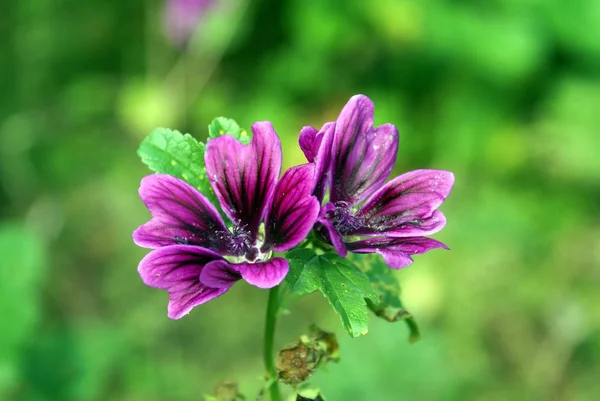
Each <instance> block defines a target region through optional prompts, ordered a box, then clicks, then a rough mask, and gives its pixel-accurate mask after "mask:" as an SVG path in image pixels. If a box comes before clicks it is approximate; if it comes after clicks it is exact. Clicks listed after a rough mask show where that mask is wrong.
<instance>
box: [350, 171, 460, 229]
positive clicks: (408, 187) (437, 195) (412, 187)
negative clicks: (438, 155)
mask: <svg viewBox="0 0 600 401" xmlns="http://www.w3.org/2000/svg"><path fill="white" fill-rule="evenodd" d="M453 184H454V175H453V174H452V173H450V172H448V171H442V170H416V171H411V172H409V173H406V174H403V175H401V176H399V177H396V178H394V179H393V180H392V181H390V182H388V183H387V184H385V185H384V186H383V187H382V188H381V189H380V190H378V191H377V192H376V193H374V194H373V195H372V196H371V197H370V198H369V199H368V200H367V202H366V203H365V204H364V205H363V207H362V208H361V209H360V210H359V211H358V213H357V214H356V216H357V217H358V218H361V219H362V220H363V222H364V224H365V226H367V227H368V228H367V229H366V230H363V231H361V232H360V234H362V235H373V234H378V233H379V234H380V233H385V234H386V235H388V236H421V235H429V234H433V233H435V232H437V231H439V230H441V229H442V228H443V227H444V225H445V224H446V218H445V217H444V215H443V214H442V213H441V212H439V211H436V209H437V208H438V207H439V206H440V205H441V204H442V202H443V201H444V199H446V197H447V196H448V195H449V193H450V190H451V189H452V185H453Z"/></svg>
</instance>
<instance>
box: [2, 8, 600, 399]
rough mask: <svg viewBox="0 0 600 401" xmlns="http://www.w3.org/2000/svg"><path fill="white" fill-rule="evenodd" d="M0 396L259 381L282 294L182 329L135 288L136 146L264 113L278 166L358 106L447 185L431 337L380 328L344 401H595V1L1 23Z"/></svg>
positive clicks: (28, 16)
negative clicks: (174, 37) (193, 28)
mask: <svg viewBox="0 0 600 401" xmlns="http://www.w3.org/2000/svg"><path fill="white" fill-rule="evenodd" d="M0 8H1V10H2V12H1V13H0V44H1V45H0V46H1V49H2V56H1V58H0V87H1V88H2V94H1V96H0V399H1V400H26V401H29V400H32V401H38V400H39V401H43V400H64V401H69V400H74V401H75V400H122V401H138V400H139V401H142V400H143V401H153V400H157V401H158V400H174V401H178V400H183V401H186V400H190V401H191V400H200V399H201V397H202V394H203V393H209V392H210V391H211V389H212V388H213V387H214V386H215V385H216V384H217V383H218V382H219V381H221V380H223V379H234V380H238V381H239V382H240V385H241V390H242V391H243V392H245V393H246V394H247V395H248V399H251V400H252V399H254V396H255V395H256V393H257V392H258V389H259V388H260V386H261V381H260V377H261V375H262V373H263V366H262V360H261V347H262V327H263V322H264V316H263V315H264V311H265V306H266V296H267V292H266V291H261V290H258V289H256V288H253V287H250V286H249V285H246V284H245V283H239V284H237V285H236V286H235V287H234V288H233V289H232V291H230V292H229V293H228V294H227V295H226V296H224V297H222V298H219V299H218V300H216V301H213V302H210V303H208V304H206V305H204V306H202V307H199V308H196V309H195V310H194V311H193V312H192V313H191V314H190V315H189V316H187V317H185V318H184V319H182V320H180V321H170V320H169V319H167V316H166V301H167V295H166V293H164V292H161V291H157V290H154V289H151V288H148V287H146V286H144V285H143V284H142V282H141V280H140V279H139V276H138V274H137V270H136V269H137V263H138V262H139V260H140V259H141V258H142V257H143V256H144V254H145V253H146V250H144V249H140V248H137V247H136V246H134V244H133V243H132V241H131V232H132V231H133V230H134V229H135V228H136V227H137V226H138V225H140V224H142V223H143V222H145V221H146V220H147V219H148V217H149V215H148V212H147V210H146V209H145V207H144V206H143V205H142V203H141V201H140V200H139V199H138V196H137V188H138V185H139V181H140V179H141V177H143V176H144V175H146V174H148V173H149V171H148V170H147V169H146V167H145V166H144V165H142V163H141V162H140V161H139V159H138V157H137V155H136V148H137V146H138V144H139V142H140V141H141V139H142V138H143V137H144V136H145V135H146V134H147V133H149V132H150V131H151V130H152V129H153V128H155V127H156V126H166V127H169V128H174V129H179V130H181V131H184V132H190V133H192V134H194V135H195V136H196V137H197V138H198V139H204V138H205V136H206V133H207V129H206V127H207V125H208V124H209V122H210V121H211V120H212V118H213V117H216V116H220V115H225V116H227V117H231V118H235V119H236V120H237V121H238V122H239V123H240V124H241V125H242V126H245V127H249V126H250V124H251V123H252V122H254V121H257V120H266V119H268V120H271V121H272V122H273V124H274V126H275V128H276V129H277V131H278V133H279V134H280V135H281V137H282V141H283V145H284V151H285V152H286V153H285V164H286V165H292V164H294V163H299V162H302V161H303V157H302V154H301V152H300V151H299V149H298V147H297V146H296V141H297V134H298V132H299V130H300V128H301V127H302V126H303V125H308V124H312V125H316V126H319V127H320V126H321V124H322V123H324V122H326V121H330V120H333V119H335V117H336V116H337V114H338V113H339V111H340V110H341V108H342V106H343V105H344V104H345V102H346V101H347V99H348V98H349V97H350V96H352V95H354V94H356V93H364V94H366V95H368V96H369V97H371V98H372V99H373V100H374V101H375V104H376V110H375V112H376V115H375V118H376V123H377V124H381V123H385V122H392V123H394V124H396V125H397V126H398V127H399V129H400V133H401V140H400V151H399V154H398V162H397V167H396V171H395V173H396V174H397V173H401V172H403V171H408V170H411V169H416V168H435V169H447V170H451V171H453V172H454V173H455V174H456V185H455V188H454V190H453V193H452V194H451V196H450V197H449V198H448V200H447V201H446V202H445V203H444V205H443V206H442V210H443V211H444V213H445V214H446V215H447V217H448V225H447V227H446V228H445V229H444V230H443V232H441V233H440V234H439V235H437V236H436V238H438V239H440V240H442V241H444V242H446V243H447V244H449V246H450V247H451V249H452V250H451V251H449V252H445V251H441V250H435V251H432V252H430V253H428V254H426V255H423V256H419V257H417V258H416V262H415V263H414V264H413V265H412V266H411V267H409V268H407V269H404V270H401V271H398V273H397V274H398V277H399V278H400V280H401V281H402V283H403V289H404V292H403V296H404V301H405V303H406V305H407V307H408V308H409V310H411V311H412V312H413V313H414V314H415V315H416V317H417V319H418V321H419V323H420V325H421V330H422V333H423V335H422V340H421V341H420V342H418V343H416V344H412V345H411V344H409V343H408V341H407V336H408V333H407V329H406V327H405V326H404V325H403V324H401V323H398V324H388V323H386V322H384V321H380V320H376V319H375V318H374V317H373V318H372V319H371V325H370V331H369V333H368V334H367V335H366V336H364V337H360V338H358V339H350V337H349V336H347V335H346V334H345V332H344V330H343V328H342V326H341V323H340V322H339V319H338V317H337V316H335V315H334V314H333V312H332V311H331V310H330V307H329V305H328V304H327V302H326V301H325V299H324V298H322V297H321V296H320V295H319V294H315V295H312V296H309V297H307V298H305V299H303V300H301V301H300V302H299V303H297V304H295V305H294V306H293V307H292V308H291V312H292V313H291V314H290V315H287V316H283V317H282V318H281V319H280V321H279V330H278V336H277V343H278V345H284V344H286V343H288V342H290V341H292V340H294V339H295V338H296V337H297V336H298V335H299V334H301V333H302V332H304V331H306V330H305V328H306V326H307V325H308V324H310V323H312V322H316V323H317V324H319V325H320V326H321V327H323V328H324V329H327V330H330V331H335V332H336V333H337V334H338V336H339V338H340V342H341V363H340V364H338V365H331V366H329V369H328V371H321V372H318V373H317V374H316V375H315V376H314V377H313V380H312V382H313V383H314V384H317V385H319V386H320V387H321V388H322V389H323V391H324V394H325V396H327V397H328V398H327V400H329V401H339V400H352V401H353V400H377V401H378V400H393V401H395V400H432V401H434V400H456V401H459V400H460V401H464V400H474V401H475V400H492V401H494V400H499V401H500V400H569V401H571V400H573V401H579V400H582V401H583V400H597V399H598V397H600V381H599V380H598V379H599V378H600V303H599V301H600V297H599V294H600V290H599V285H600V154H599V153H600V40H599V39H598V38H600V2H599V1H598V0H573V1H564V0H488V1H475V0H462V1H449V0H447V1H443V0H423V1H419V0H371V1H368V2H367V1H348V0H346V1H341V0H340V1H331V0H329V1H328V0H287V1H281V0H257V1H246V0H229V1H220V2H218V3H217V5H216V6H215V7H214V8H213V9H212V10H211V11H210V12H209V13H208V14H207V15H206V17H205V19H204V21H203V23H202V25H201V26H200V27H199V29H198V30H197V32H196V34H195V36H194V38H193V40H192V42H191V43H190V45H189V47H188V48H187V49H181V48H177V47H175V46H173V45H172V44H171V43H170V42H169V41H168V40H167V38H166V37H165V35H164V29H163V28H164V27H163V8H164V5H163V2H162V1H161V0H145V1H142V0H130V1H122V0H102V1H100V0H96V1H79V0H5V1H4V2H3V3H2V6H1V7H0Z"/></svg>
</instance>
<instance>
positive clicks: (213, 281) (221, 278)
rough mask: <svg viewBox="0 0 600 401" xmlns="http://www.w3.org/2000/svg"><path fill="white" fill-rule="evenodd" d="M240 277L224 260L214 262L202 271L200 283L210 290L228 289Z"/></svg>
mask: <svg viewBox="0 0 600 401" xmlns="http://www.w3.org/2000/svg"><path fill="white" fill-rule="evenodd" d="M241 278H242V277H241V276H240V274H239V273H238V272H237V270H236V269H235V268H234V267H233V266H232V265H231V264H230V263H229V262H227V261H226V260H215V261H212V262H210V263H208V264H207V265H206V266H204V269H202V273H201V274H200V282H201V283H202V284H204V285H207V286H209V287H212V288H229V287H231V286H232V285H233V284H235V282H236V281H238V280H240V279H241Z"/></svg>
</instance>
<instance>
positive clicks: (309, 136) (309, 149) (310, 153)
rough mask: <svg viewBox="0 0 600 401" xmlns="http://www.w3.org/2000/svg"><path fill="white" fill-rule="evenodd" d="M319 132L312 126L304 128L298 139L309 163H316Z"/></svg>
mask: <svg viewBox="0 0 600 401" xmlns="http://www.w3.org/2000/svg"><path fill="white" fill-rule="evenodd" d="M318 132H319V131H318V130H317V129H316V128H314V127H310V126H306V127H302V129H301V130H300V135H299V137H298V144H299V145H300V149H302V152H304V156H306V160H308V162H309V163H312V162H314V161H315V156H316V155H317V152H318V151H319V145H320V139H322V137H321V138H320V139H319V140H317V133H318Z"/></svg>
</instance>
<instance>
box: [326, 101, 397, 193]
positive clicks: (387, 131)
mask: <svg viewBox="0 0 600 401" xmlns="http://www.w3.org/2000/svg"><path fill="white" fill-rule="evenodd" d="M373 109H374V105H373V102H372V101H371V100H370V99H369V98H368V97H366V96H364V95H356V96H353V97H352V98H351V99H350V100H349V101H348V103H347V104H346V105H345V106H344V108H343V109H342V112H341V113H340V115H339V117H338V119H337V121H336V124H335V136H334V139H333V151H332V153H333V162H332V170H331V171H332V190H331V195H330V200H331V202H334V203H335V202H338V201H344V202H349V203H351V204H356V203H358V202H360V201H361V200H363V199H365V198H366V197H368V196H369V195H370V194H372V193H373V192H375V191H376V190H377V189H378V188H379V187H380V186H381V185H382V184H383V183H384V182H385V180H386V179H387V177H388V176H389V175H390V172H391V171H392V168H393V167H394V162H395V160H396V154H397V152H398V130H397V129H396V127H395V126H393V125H392V124H384V125H381V126H379V127H377V128H373Z"/></svg>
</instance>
